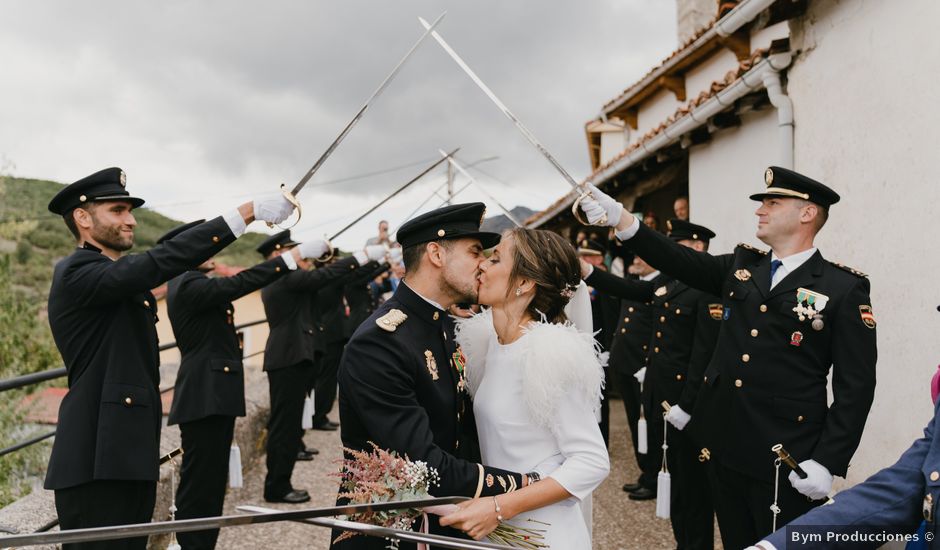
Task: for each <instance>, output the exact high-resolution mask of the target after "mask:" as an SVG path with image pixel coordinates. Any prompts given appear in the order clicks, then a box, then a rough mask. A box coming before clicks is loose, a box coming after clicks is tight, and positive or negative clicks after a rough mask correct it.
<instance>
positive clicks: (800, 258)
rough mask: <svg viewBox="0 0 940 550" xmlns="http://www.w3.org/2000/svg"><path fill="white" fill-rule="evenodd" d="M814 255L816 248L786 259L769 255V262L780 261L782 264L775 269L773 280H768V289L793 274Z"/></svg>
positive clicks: (773, 254) (774, 253)
mask: <svg viewBox="0 0 940 550" xmlns="http://www.w3.org/2000/svg"><path fill="white" fill-rule="evenodd" d="M815 253H816V247H815V246H814V247H812V248H809V249H807V250H804V251H803V252H797V253H796V254H791V255H789V256H787V257H786V258H779V257H777V254H776V252H771V253H770V261H771V262H773V261H774V260H780V261H781V262H783V263H782V264H781V265H780V267H778V268H777V271H776V272H774V278H773V279H771V280H770V288H771V289H772V288H773V287H775V286H777V283H779V282H780V281H782V280H783V278H784V277H786V276H787V275H789V274H790V273H793V272H794V271H796V270H797V268H799V267H800V266H801V265H803V264H805V263H806V260H809V259H810V258H811V257H812V256H813V254H815Z"/></svg>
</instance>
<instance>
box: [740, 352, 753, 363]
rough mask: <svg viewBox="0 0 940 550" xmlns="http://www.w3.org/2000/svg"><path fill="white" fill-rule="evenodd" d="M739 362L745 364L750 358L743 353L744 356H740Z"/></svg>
mask: <svg viewBox="0 0 940 550" xmlns="http://www.w3.org/2000/svg"><path fill="white" fill-rule="evenodd" d="M741 360H742V361H744V362H745V363H747V362H748V361H750V360H751V356H750V355H748V354H746V353H745V354H744V355H742V356H741Z"/></svg>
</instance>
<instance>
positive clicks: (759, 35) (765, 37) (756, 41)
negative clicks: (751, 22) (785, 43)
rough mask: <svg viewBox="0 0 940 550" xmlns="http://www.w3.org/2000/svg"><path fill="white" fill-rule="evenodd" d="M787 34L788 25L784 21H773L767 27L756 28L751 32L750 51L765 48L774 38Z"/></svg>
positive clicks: (783, 36)
mask: <svg viewBox="0 0 940 550" xmlns="http://www.w3.org/2000/svg"><path fill="white" fill-rule="evenodd" d="M789 35H790V25H789V23H788V22H786V21H781V22H779V23H774V24H773V25H771V26H769V27H765V28H763V29H759V30H756V31H754V32H752V33H751V51H754V50H758V49H760V48H767V47H769V46H770V43H771V42H773V41H774V40H777V39H778V38H786V37H787V36H789Z"/></svg>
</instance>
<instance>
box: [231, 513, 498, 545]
mask: <svg viewBox="0 0 940 550" xmlns="http://www.w3.org/2000/svg"><path fill="white" fill-rule="evenodd" d="M238 510H239V511H244V512H261V513H266V512H276V511H277V510H272V509H271V508H264V507H261V506H239V507H238ZM294 521H297V522H300V523H307V524H310V525H319V526H320V527H330V528H333V529H341V530H343V531H353V532H355V533H361V534H363V535H367V536H370V537H383V538H388V539H398V540H404V541H409V542H424V543H431V544H433V545H434V547H435V548H457V549H464V548H487V549H493V550H510V549H512V548H513V547H512V546H503V545H501V544H493V543H490V542H478V541H475V540H464V539H456V538H453V537H445V536H443V535H434V534H430V533H417V532H415V531H405V530H402V529H392V528H390V527H381V526H379V525H370V524H368V523H358V522H354V521H346V520H341V519H327V518H318V519H299V520H294Z"/></svg>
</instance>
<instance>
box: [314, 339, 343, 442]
mask: <svg viewBox="0 0 940 550" xmlns="http://www.w3.org/2000/svg"><path fill="white" fill-rule="evenodd" d="M345 345H346V343H345V342H344V341H342V340H338V341H336V342H330V343H328V344H327V345H326V352H325V353H324V354H323V356H322V357H321V358H320V360H319V363H320V364H319V366H318V369H317V370H318V372H317V376H316V379H315V381H314V384H313V390H314V394H313V395H314V398H313V406H314V411H313V425H314V426H322V425H323V424H326V423H327V421H328V420H329V419H328V418H327V417H326V415H327V413H329V412H330V409H332V408H333V402H334V401H335V400H336V371H337V370H338V369H339V362H340V360H341V359H342V358H343V348H344V347H345Z"/></svg>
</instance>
